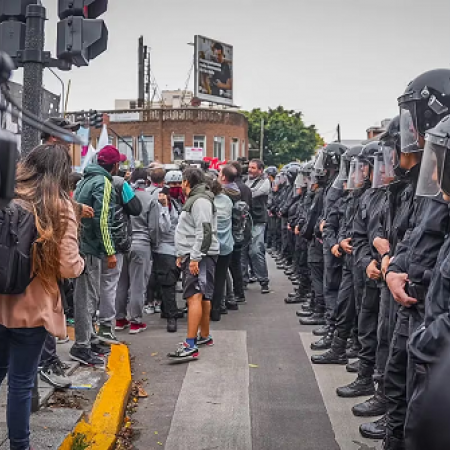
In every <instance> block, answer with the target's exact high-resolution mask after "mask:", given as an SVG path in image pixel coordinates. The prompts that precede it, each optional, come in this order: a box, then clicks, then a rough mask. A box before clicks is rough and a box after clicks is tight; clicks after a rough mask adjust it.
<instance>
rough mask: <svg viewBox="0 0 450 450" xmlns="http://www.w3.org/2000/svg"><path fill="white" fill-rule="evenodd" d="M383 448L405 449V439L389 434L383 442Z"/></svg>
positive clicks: (385, 449)
mask: <svg viewBox="0 0 450 450" xmlns="http://www.w3.org/2000/svg"><path fill="white" fill-rule="evenodd" d="M383 450H405V440H404V439H401V438H398V437H395V436H388V435H387V436H386V438H385V439H384V442H383Z"/></svg>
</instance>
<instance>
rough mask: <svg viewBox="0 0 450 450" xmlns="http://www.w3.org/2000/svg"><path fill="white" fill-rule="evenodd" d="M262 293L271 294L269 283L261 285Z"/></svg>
mask: <svg viewBox="0 0 450 450" xmlns="http://www.w3.org/2000/svg"><path fill="white" fill-rule="evenodd" d="M261 294H270V289H269V285H267V284H263V285H262V286H261Z"/></svg>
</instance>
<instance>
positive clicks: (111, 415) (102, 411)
mask: <svg viewBox="0 0 450 450" xmlns="http://www.w3.org/2000/svg"><path fill="white" fill-rule="evenodd" d="M107 371H108V374H109V379H108V381H107V382H106V383H105V384H104V385H103V387H102V389H101V390H100V392H99V393H98V395H97V398H96V400H95V403H94V406H93V408H92V411H91V413H90V415H89V418H88V419H87V420H82V421H81V422H79V423H78V424H77V426H76V427H75V429H74V430H73V431H72V432H71V433H70V434H69V435H68V436H67V437H66V439H65V440H64V442H63V443H62V444H61V446H60V447H59V450H72V444H73V442H74V439H75V438H76V436H83V435H84V442H86V443H88V447H87V448H86V449H89V450H111V449H112V448H113V447H114V445H115V443H116V438H117V433H118V432H119V431H120V429H121V426H122V422H123V416H124V413H125V408H126V406H127V402H128V397H129V395H130V391H131V366H130V355H129V352H128V347H127V346H126V345H123V344H119V345H112V346H111V355H110V356H109V359H108V365H107Z"/></svg>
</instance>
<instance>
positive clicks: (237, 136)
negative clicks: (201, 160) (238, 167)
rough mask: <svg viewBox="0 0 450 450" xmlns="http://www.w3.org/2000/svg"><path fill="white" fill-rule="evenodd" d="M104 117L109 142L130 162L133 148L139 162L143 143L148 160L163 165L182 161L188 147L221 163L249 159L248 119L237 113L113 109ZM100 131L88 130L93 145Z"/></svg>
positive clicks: (223, 111)
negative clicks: (202, 152) (227, 160)
mask: <svg viewBox="0 0 450 450" xmlns="http://www.w3.org/2000/svg"><path fill="white" fill-rule="evenodd" d="M104 118H105V123H106V124H107V125H108V130H109V139H110V143H111V144H112V145H115V146H116V147H117V148H119V150H120V152H121V153H124V154H126V155H127V156H128V158H129V159H130V157H131V149H130V147H132V148H133V153H134V158H135V160H136V161H142V149H143V145H144V144H143V142H144V143H145V147H146V149H147V153H148V155H149V159H150V161H152V160H158V161H160V162H162V163H170V162H172V161H174V160H180V159H185V149H186V148H187V147H195V148H203V149H204V156H210V157H217V158H219V159H220V160H224V159H237V158H238V157H241V156H244V157H247V156H248V122H247V118H246V117H245V116H244V115H243V114H241V113H239V112H236V111H230V110H219V109H203V108H190V107H188V108H172V109H149V110H122V111H117V110H114V111H106V112H105V116H104ZM100 131H101V130H96V129H93V128H92V129H91V139H93V140H94V142H96V141H97V139H98V137H99V135H100ZM113 131H114V132H115V133H117V134H118V135H120V136H121V138H122V139H118V138H117V136H116V135H115V134H114V133H113ZM127 144H129V145H127Z"/></svg>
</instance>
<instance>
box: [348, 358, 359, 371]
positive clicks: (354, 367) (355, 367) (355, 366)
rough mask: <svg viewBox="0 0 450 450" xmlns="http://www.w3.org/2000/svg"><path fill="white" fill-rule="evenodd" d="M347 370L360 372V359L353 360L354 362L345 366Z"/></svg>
mask: <svg viewBox="0 0 450 450" xmlns="http://www.w3.org/2000/svg"><path fill="white" fill-rule="evenodd" d="M345 370H346V371H347V372H348V373H358V372H359V359H357V360H356V361H353V362H352V363H348V364H347V365H346V367H345Z"/></svg>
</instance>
